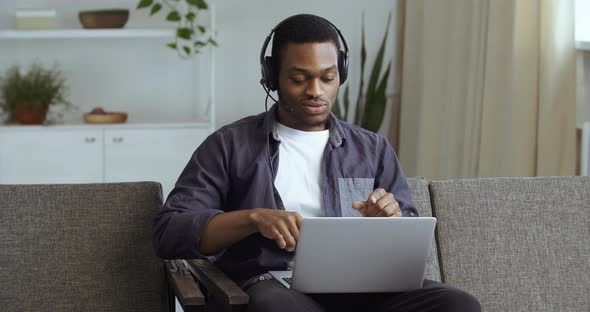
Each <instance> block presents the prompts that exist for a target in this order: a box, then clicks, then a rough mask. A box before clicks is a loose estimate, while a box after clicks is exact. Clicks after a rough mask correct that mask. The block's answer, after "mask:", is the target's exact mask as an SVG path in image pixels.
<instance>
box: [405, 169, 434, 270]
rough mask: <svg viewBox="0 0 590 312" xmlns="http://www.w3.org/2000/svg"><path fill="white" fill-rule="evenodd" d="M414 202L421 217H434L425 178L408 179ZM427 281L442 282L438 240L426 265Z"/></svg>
mask: <svg viewBox="0 0 590 312" xmlns="http://www.w3.org/2000/svg"><path fill="white" fill-rule="evenodd" d="M408 184H409V185H410V191H411V192H412V200H413V202H414V205H416V209H418V214H419V215H420V216H421V217H432V208H431V206H430V193H429V192H428V182H426V180H425V179H424V178H408ZM425 278H426V279H430V280H434V281H440V280H441V278H440V268H439V265H438V255H437V250H436V240H434V241H433V242H432V248H431V252H430V257H429V258H428V264H427V265H426V274H425Z"/></svg>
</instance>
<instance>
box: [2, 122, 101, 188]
mask: <svg viewBox="0 0 590 312" xmlns="http://www.w3.org/2000/svg"><path fill="white" fill-rule="evenodd" d="M102 163H103V155H102V130H100V129H98V130H92V129H89V130H81V129H76V130H53V129H52V130H46V129H40V130H38V131H37V130H16V131H6V132H2V133H0V183H4V184H36V183H40V184H41V183H90V182H101V181H102V179H103V165H102Z"/></svg>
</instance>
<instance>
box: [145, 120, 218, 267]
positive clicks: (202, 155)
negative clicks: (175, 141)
mask: <svg viewBox="0 0 590 312" xmlns="http://www.w3.org/2000/svg"><path fill="white" fill-rule="evenodd" d="M228 159H229V157H228V150H227V145H226V144H225V142H224V139H223V132H222V131H217V132H215V133H213V134H211V135H210V136H209V137H208V138H207V139H206V140H205V141H204V142H203V143H202V144H201V145H200V146H199V147H198V148H197V150H196V151H195V152H194V153H193V155H192V157H191V159H190V160H189V162H188V164H187V165H186V167H185V168H184V170H183V171H182V173H181V174H180V177H179V178H178V181H177V182H176V185H175V187H174V189H173V190H172V192H170V195H169V196H168V198H167V199H166V202H165V203H164V205H163V207H162V208H161V210H160V212H159V214H158V215H157V217H156V218H155V220H154V225H153V233H152V243H153V247H154V250H155V252H156V255H157V256H159V257H161V258H165V259H175V258H176V259H178V258H197V257H201V256H204V255H201V254H200V253H199V251H198V246H199V242H200V240H201V236H202V234H203V231H204V229H205V227H206V226H207V223H208V222H209V220H210V219H211V218H212V217H214V216H215V215H217V214H220V213H222V212H224V211H223V207H224V206H225V200H226V196H227V195H226V194H227V192H228V189H229V187H230V186H229V180H230V179H229V176H228V170H227V168H228V164H227V162H228Z"/></svg>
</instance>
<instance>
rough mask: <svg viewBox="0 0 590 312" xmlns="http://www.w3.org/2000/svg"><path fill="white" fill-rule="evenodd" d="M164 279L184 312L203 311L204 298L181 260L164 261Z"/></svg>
mask: <svg viewBox="0 0 590 312" xmlns="http://www.w3.org/2000/svg"><path fill="white" fill-rule="evenodd" d="M164 263H165V266H166V277H167V279H168V281H169V283H170V285H171V286H172V288H173V289H174V295H175V296H176V298H178V302H180V305H182V308H183V309H184V311H185V312H189V311H204V310H205V296H204V295H203V293H202V292H201V290H200V289H199V286H198V285H197V283H196V281H195V280H194V278H193V276H192V275H191V273H190V271H189V269H188V267H187V266H186V264H185V263H184V261H182V260H164Z"/></svg>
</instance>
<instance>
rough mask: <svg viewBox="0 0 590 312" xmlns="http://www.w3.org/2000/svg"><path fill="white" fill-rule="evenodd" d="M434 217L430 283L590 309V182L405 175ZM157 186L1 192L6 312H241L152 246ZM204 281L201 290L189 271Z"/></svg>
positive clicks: (217, 288)
mask: <svg viewBox="0 0 590 312" xmlns="http://www.w3.org/2000/svg"><path fill="white" fill-rule="evenodd" d="M409 183H410V187H411V189H412V193H413V197H414V202H415V204H416V205H417V207H418V209H419V211H420V214H421V215H423V216H429V215H434V216H435V217H437V219H438V224H437V230H436V241H435V245H434V246H433V250H432V254H431V257H430V259H429V264H428V267H427V271H426V277H427V278H429V279H434V280H442V281H444V282H446V283H448V284H450V285H452V286H456V287H459V288H462V289H465V290H467V291H468V292H470V293H472V294H474V295H475V296H476V297H477V298H479V300H480V301H481V303H482V307H483V310H484V311H556V312H557V311H559V312H562V311H580V312H587V311H590V299H589V295H590V244H589V238H590V178H588V177H539V178H489V179H468V180H449V181H432V182H430V183H428V182H427V181H426V180H424V179H421V178H411V179H409ZM160 205H161V188H160V187H159V186H158V185H157V184H155V183H146V182H144V183H119V184H85V185H36V186H11V185H0V235H1V237H2V240H0V280H2V283H3V286H4V287H2V289H1V290H0V304H1V307H2V308H1V309H2V310H3V311H43V310H48V311H49V310H50V311H79V310H94V311H136V310H137V311H139V310H142V311H170V310H173V303H172V300H171V296H172V295H173V294H175V295H176V296H177V297H178V298H179V301H180V302H181V303H182V304H183V306H184V308H185V311H189V310H190V311H205V310H206V311H231V310H234V311H238V310H241V309H242V308H243V307H244V306H245V305H247V302H248V297H247V295H246V294H245V293H244V292H243V291H242V290H241V289H239V288H238V287H237V286H236V285H235V284H234V283H233V282H232V281H231V280H229V279H228V278H227V277H226V276H225V275H224V274H223V273H222V272H220V271H219V270H218V269H217V268H216V267H215V265H214V264H213V263H211V262H209V261H208V260H207V259H191V260H188V259H187V260H174V261H166V262H162V261H160V260H158V259H157V258H155V256H153V253H152V251H151V245H150V233H151V220H152V219H153V217H154V216H155V214H156V212H157V210H158V209H159V206H160ZM189 271H190V272H191V273H192V275H193V276H195V277H196V280H197V283H198V284H199V287H198V286H196V284H195V280H193V278H192V277H191V274H189Z"/></svg>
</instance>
